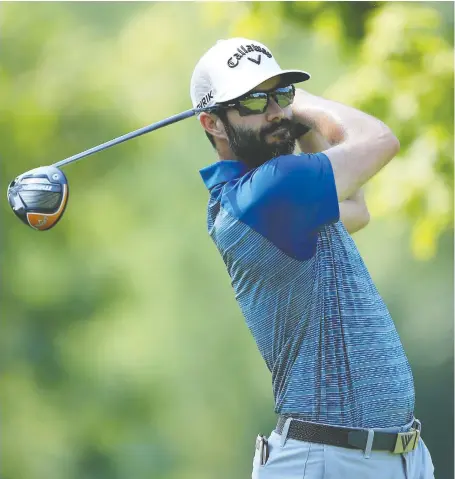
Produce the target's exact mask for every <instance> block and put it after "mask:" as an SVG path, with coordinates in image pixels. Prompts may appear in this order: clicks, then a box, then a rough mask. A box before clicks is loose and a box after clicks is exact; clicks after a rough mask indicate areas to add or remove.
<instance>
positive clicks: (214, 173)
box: [199, 160, 250, 190]
mask: <svg viewBox="0 0 455 479" xmlns="http://www.w3.org/2000/svg"><path fill="white" fill-rule="evenodd" d="M249 170H250V169H249V168H248V166H246V165H245V163H242V162H241V161H237V160H221V161H218V162H216V163H213V164H212V165H210V166H206V167H205V168H202V170H199V173H200V175H201V176H202V180H203V181H204V183H205V186H206V187H207V189H209V190H211V189H212V188H213V187H214V186H216V185H219V184H220V183H227V182H228V181H231V180H234V179H236V178H240V177H241V176H243V175H244V174H246V173H247V172H248V171H249Z"/></svg>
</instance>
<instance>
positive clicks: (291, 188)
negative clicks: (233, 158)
mask: <svg viewBox="0 0 455 479" xmlns="http://www.w3.org/2000/svg"><path fill="white" fill-rule="evenodd" d="M225 197H226V199H227V202H228V203H229V209H230V210H231V213H232V214H233V215H235V216H236V217H237V218H238V219H239V220H240V221H242V222H244V223H246V224H247V225H248V226H250V227H251V228H253V229H254V230H256V231H257V232H258V233H260V234H262V235H263V236H265V237H266V238H267V239H269V240H270V241H272V242H274V243H275V244H276V245H277V246H279V247H280V248H281V249H283V250H285V252H287V253H288V254H292V255H293V256H296V255H297V256H301V254H300V255H299V248H300V249H301V248H302V246H303V245H306V247H307V246H308V241H310V243H314V241H315V239H316V237H317V233H318V231H319V230H320V229H321V228H322V227H323V226H324V225H328V224H331V223H335V222H337V221H338V220H339V217H340V212H339V205H338V197H337V192H336V186H335V179H334V176H333V170H332V165H331V163H330V160H329V159H328V158H327V156H326V155H325V154H324V153H317V154H306V153H302V154H300V155H285V156H279V157H277V158H274V159H272V160H270V161H268V162H267V163H264V164H263V165H261V166H260V167H259V168H256V169H255V170H253V171H252V172H250V173H249V174H247V175H245V176H243V177H242V178H241V180H239V182H238V183H237V184H235V186H234V187H233V188H232V189H231V190H230V191H229V192H227V193H226V195H225ZM312 249H313V248H312Z"/></svg>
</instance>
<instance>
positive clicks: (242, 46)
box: [190, 38, 310, 108]
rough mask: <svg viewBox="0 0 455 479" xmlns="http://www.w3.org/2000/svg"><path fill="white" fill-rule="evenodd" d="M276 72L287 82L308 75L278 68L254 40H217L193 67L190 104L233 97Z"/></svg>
mask: <svg viewBox="0 0 455 479" xmlns="http://www.w3.org/2000/svg"><path fill="white" fill-rule="evenodd" d="M278 75H281V76H282V79H283V84H287V85H289V84H291V83H299V82H302V81H305V80H308V79H309V78H310V75H309V74H308V73H306V72H304V71H301V70H282V69H281V67H280V66H279V65H278V63H277V61H276V60H275V58H274V57H273V55H272V53H271V52H270V50H269V49H268V48H267V47H266V46H265V45H263V44H262V43H259V42H257V41H255V40H248V39H246V38H230V39H229V40H219V41H218V42H217V43H216V44H215V45H214V46H213V47H212V48H211V49H210V50H209V51H208V52H206V53H205V54H204V55H203V56H202V58H201V59H200V60H199V62H198V63H197V65H196V67H195V69H194V71H193V76H192V77H191V86H190V95H191V101H192V103H193V108H203V107H207V106H212V105H215V104H216V103H221V102H225V101H229V100H233V99H234V98H238V97H239V96H242V95H244V94H245V93H248V92H249V91H250V90H252V89H253V88H255V87H256V86H257V85H259V84H260V83H262V82H264V81H266V80H268V79H270V78H273V77H275V76H278Z"/></svg>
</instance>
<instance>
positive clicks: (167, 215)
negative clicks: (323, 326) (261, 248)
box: [0, 2, 454, 479]
mask: <svg viewBox="0 0 455 479" xmlns="http://www.w3.org/2000/svg"><path fill="white" fill-rule="evenodd" d="M453 13H454V12H453V3H451V2H450V3H442V2H441V3H438V2H421V3H412V2H409V3H408V2H406V3H387V2H381V3H370V2H363V3H357V2H354V3H349V2H346V3H345V2H343V3H338V2H329V3H325V2H298V3H294V2H284V3H279V2H276V3H275V2H272V3H191V2H188V3H187V2H183V3H177V2H176V3H167V2H163V3H147V2H144V3H129V2H128V3H121V2H119V3H109V2H101V3H95V2H93V3H91V2H90V3H89V2H87V3H85V2H84V3H73V2H69V3H66V2H65V3H63V2H62V3H54V2H50V3H39V2H31V3H22V2H20V3H8V2H2V4H1V5H0V21H1V30H0V33H1V44H0V54H1V55H0V58H1V62H0V85H1V89H0V94H1V99H0V100H1V101H0V110H1V114H0V146H1V150H0V152H1V171H0V172H1V189H2V191H3V193H6V188H7V185H8V182H9V181H10V180H12V179H13V178H14V177H15V176H16V175H17V174H19V173H22V172H23V171H26V170H29V169H31V168H34V167H37V166H39V165H45V164H50V163H53V162H56V161H58V160H61V159H63V158H66V157H68V156H71V155H73V154H75V153H78V152H80V151H82V150H85V149H87V148H89V147H92V146H94V145H97V144H99V143H102V142H104V141H107V140H109V139H111V138H114V137H116V136H119V135H121V134H123V133H126V132H128V131H131V130H134V129H137V128H140V127H142V126H144V125H146V124H149V123H152V122H155V121H158V120H160V119H162V118H165V117H167V116H170V115H172V114H175V113H178V112H180V111H183V110H186V109H188V108H190V106H191V105H190V99H189V82H190V78H191V73H192V70H193V67H194V66H195V64H196V62H197V60H198V59H199V57H200V56H201V55H202V54H203V53H204V52H205V51H206V50H207V49H208V48H209V47H210V46H212V44H213V43H215V41H216V40H217V39H219V38H227V37H229V36H235V35H240V36H246V37H247V38H253V39H257V40H259V41H262V42H263V43H265V44H266V45H267V46H269V47H270V48H271V49H272V51H273V52H274V54H275V55H276V56H277V58H278V60H279V62H280V64H281V66H282V67H283V68H302V69H305V70H308V71H310V72H311V73H312V79H311V81H310V82H308V83H306V84H305V88H306V89H308V91H310V92H312V93H314V94H318V95H323V96H326V97H328V98H332V99H334V100H338V101H342V102H345V103H348V104H351V105H354V106H357V107H359V108H360V109H363V110H365V111H367V112H369V113H371V114H373V115H376V116H378V117H379V118H381V119H382V120H383V121H385V122H386V123H387V124H389V125H390V126H391V127H392V129H393V130H394V132H395V133H396V134H397V136H398V137H399V139H400V140H401V145H402V148H401V152H400V155H399V157H398V158H397V159H395V160H394V161H393V162H392V163H391V164H390V165H388V166H387V168H385V169H384V170H383V171H382V172H381V173H380V174H379V175H378V176H377V177H376V178H375V179H374V180H373V181H371V182H370V183H369V184H368V185H367V188H366V197H367V201H368V204H369V206H370V210H371V215H372V220H371V223H370V225H369V226H368V228H366V229H365V230H364V231H362V232H360V233H358V234H357V235H356V236H355V239H356V242H357V243H358V246H359V248H360V251H361V253H362V255H363V256H364V258H365V261H366V263H367V265H368V267H369V269H370V272H371V274H372V276H373V278H374V280H375V281H376V284H377V286H378V288H379V290H380V292H381V293H382V295H383V296H384V298H385V300H386V303H387V304H388V306H389V308H390V311H391V313H392V316H393V318H394V319H395V322H396V325H397V328H398V330H399V333H400V335H401V338H402V342H403V343H404V346H405V349H406V352H407V354H408V357H409V360H410V362H411V365H412V368H413V371H414V376H415V384H416V393H417V404H416V415H417V416H418V417H419V418H420V419H421V420H422V422H423V429H424V433H423V437H424V439H425V441H426V443H427V445H428V447H429V449H430V451H431V452H432V456H433V460H434V463H435V466H436V477H437V478H438V479H449V478H452V477H453V423H454V417H453V412H454V410H453V391H454V384H453V351H454V347H453V304H454V303H453V299H454V298H453V297H454V289H453V288H454V284H453V251H454V250H453V126H454V125H453V104H454V103H453V102H454V98H453V53H454V52H453ZM214 160H215V157H214V155H213V152H212V149H211V146H210V144H209V142H208V140H207V139H206V138H205V135H204V134H203V132H202V130H201V128H200V126H199V124H198V122H197V120H195V119H190V120H185V121H184V122H182V123H179V124H177V125H173V126H170V127H167V128H165V129H163V130H160V131H159V132H155V133H153V134H150V135H146V136H144V137H141V138H139V139H136V140H133V141H129V142H127V143H125V144H122V145H119V146H116V147H115V148H113V149H109V150H107V151H105V152H102V153H99V154H97V155H96V156H93V157H90V159H86V160H84V161H82V162H80V163H77V164H75V165H71V166H69V167H67V168H65V173H66V175H67V177H68V180H69V182H70V200H69V207H68V209H67V212H66V213H65V216H64V219H63V220H62V221H61V223H60V224H59V225H58V226H57V227H56V228H55V229H53V230H51V231H48V232H44V233H39V232H36V231H33V230H31V229H28V228H26V227H25V226H24V225H23V224H21V223H20V222H19V221H18V220H17V219H16V218H15V217H14V215H13V214H12V212H11V211H10V209H9V206H8V205H7V202H6V201H5V200H6V198H5V197H4V198H3V201H2V202H1V210H0V211H1V214H2V216H1V232H2V238H1V239H2V242H1V245H2V248H1V250H0V258H1V267H2V287H1V291H0V294H1V296H0V300H1V313H2V314H1V317H2V320H3V321H2V334H1V348H0V350H1V364H2V376H1V384H0V391H1V415H2V422H1V427H2V441H1V448H2V451H1V454H2V466H1V469H2V476H1V477H2V478H3V479H41V478H43V479H44V478H45V479H73V478H74V479H117V478H118V479H120V478H121V479H126V478H135V479H146V478H147V479H148V478H154V479H164V478H166V479H209V478H210V479H212V478H217V479H227V478H236V479H238V478H248V477H250V474H251V464H252V458H253V453H254V441H255V437H256V434H257V433H259V432H262V433H265V434H268V433H270V431H271V430H272V428H273V427H274V425H275V416H274V413H273V399H272V390H271V380H270V375H269V373H268V371H267V369H266V367H265V365H264V364H263V363H262V360H261V358H260V356H259V353H258V352H257V351H256V347H255V344H254V341H253V339H252V337H251V336H250V335H249V332H248V330H247V328H246V326H245V325H244V324H243V318H242V316H241V313H240V310H239V309H238V307H237V305H236V303H235V300H234V295H233V292H232V290H231V286H230V281H229V278H228V275H227V273H226V272H225V268H224V265H223V262H222V260H221V258H220V257H219V256H218V252H217V251H216V249H215V247H214V245H213V244H212V242H211V240H210V238H209V237H208V235H207V232H206V223H205V221H206V202H207V199H208V193H207V191H206V189H205V187H204V185H203V183H202V181H201V179H200V177H199V173H198V170H199V169H200V168H202V167H204V166H206V165H208V164H210V163H212V162H213V161H214Z"/></svg>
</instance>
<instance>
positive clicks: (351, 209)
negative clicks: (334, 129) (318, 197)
mask: <svg viewBox="0 0 455 479" xmlns="http://www.w3.org/2000/svg"><path fill="white" fill-rule="evenodd" d="M297 144H298V145H299V148H300V151H302V152H303V153H319V152H321V151H324V150H327V149H328V148H330V147H331V146H334V145H331V144H330V143H329V142H328V140H327V139H325V138H324V137H323V136H322V135H321V134H320V133H318V132H317V131H315V130H310V131H309V132H308V133H306V134H304V135H303V136H301V137H300V138H298V139H297ZM339 205H340V219H341V222H342V223H343V225H344V227H345V228H346V229H347V230H348V232H349V233H350V234H354V233H355V232H357V231H359V230H361V229H362V228H364V227H365V226H366V225H367V224H368V223H369V221H370V213H369V212H368V208H367V205H366V203H365V197H364V194H363V190H362V189H358V190H357V191H356V192H355V193H354V194H353V195H351V196H350V197H349V198H346V199H345V200H344V201H342V202H341V203H339Z"/></svg>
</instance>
